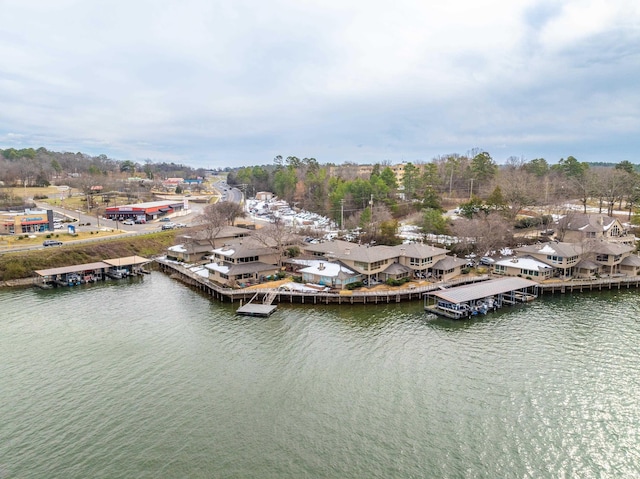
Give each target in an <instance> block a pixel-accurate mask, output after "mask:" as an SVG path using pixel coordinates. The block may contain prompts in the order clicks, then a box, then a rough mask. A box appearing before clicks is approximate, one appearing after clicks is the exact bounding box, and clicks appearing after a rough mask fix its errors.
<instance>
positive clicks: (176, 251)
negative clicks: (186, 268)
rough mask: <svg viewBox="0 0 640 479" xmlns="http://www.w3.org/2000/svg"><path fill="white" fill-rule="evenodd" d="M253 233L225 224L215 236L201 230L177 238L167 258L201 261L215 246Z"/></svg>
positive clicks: (187, 261) (168, 251) (169, 249)
mask: <svg viewBox="0 0 640 479" xmlns="http://www.w3.org/2000/svg"><path fill="white" fill-rule="evenodd" d="M250 234H251V230H248V229H246V228H238V227H237V226H224V227H222V228H220V230H219V231H218V232H217V234H216V235H215V237H214V238H210V237H209V233H208V232H206V231H204V230H201V231H195V232H193V233H190V234H188V235H181V236H179V237H178V238H177V240H178V241H179V243H178V244H176V245H173V246H170V247H169V248H168V250H167V258H169V259H176V260H178V261H184V262H186V263H193V262H197V261H201V260H202V259H203V257H206V256H208V255H209V254H210V253H211V250H212V249H213V248H215V247H218V246H222V245H223V244H225V243H230V242H232V241H236V240H238V239H240V238H244V237H246V236H249V235H250Z"/></svg>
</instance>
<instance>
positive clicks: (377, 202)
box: [0, 148, 640, 248]
mask: <svg viewBox="0 0 640 479" xmlns="http://www.w3.org/2000/svg"><path fill="white" fill-rule="evenodd" d="M225 170H226V173H227V182H228V183H229V184H230V185H232V186H236V187H238V188H240V189H242V190H243V191H244V192H245V194H246V195H247V196H248V197H251V196H254V195H255V194H256V193H257V192H259V191H270V192H273V193H275V194H276V195H277V196H278V197H279V198H281V199H284V200H285V201H287V202H288V203H289V204H290V205H292V206H293V207H294V208H298V209H304V210H307V211H311V212H314V213H318V214H321V215H324V216H328V217H330V218H332V219H333V220H334V221H335V222H336V224H338V225H339V226H340V227H341V229H354V228H359V229H361V230H362V231H363V234H364V238H365V239H366V240H370V241H376V242H378V243H379V244H394V243H397V242H398V241H399V239H398V237H397V235H396V233H397V230H398V226H399V224H400V223H401V222H405V223H406V222H409V223H412V224H415V225H417V226H419V227H420V228H421V231H422V232H423V233H424V234H425V235H426V234H439V235H447V234H451V235H456V236H457V237H462V238H466V239H468V241H469V243H470V244H476V245H477V244H478V243H479V244H483V242H486V243H487V244H486V247H487V248H491V247H493V246H494V245H496V244H508V243H509V242H511V241H512V240H513V237H514V231H515V230H517V229H519V228H531V227H539V228H540V229H541V230H542V229H545V228H546V227H547V226H548V224H549V222H550V221H551V220H550V218H552V217H553V215H561V214H566V212H567V211H568V210H571V209H572V208H576V206H577V207H579V208H580V209H581V210H582V211H584V212H587V208H588V207H591V208H594V207H595V208H596V210H597V211H598V212H600V213H603V214H607V215H609V216H612V215H613V214H614V212H617V213H618V215H620V212H621V211H624V212H625V216H626V217H625V218H624V219H625V220H626V221H632V222H635V220H636V217H635V212H636V207H637V205H638V203H639V202H640V173H639V172H638V165H636V164H633V163H631V162H629V161H623V162H620V163H617V164H613V163H606V162H598V163H586V162H580V161H579V160H578V159H577V158H575V157H573V156H567V157H566V158H560V159H559V160H558V161H557V162H555V163H549V162H547V160H545V159H544V158H536V159H533V160H526V159H524V158H517V157H510V158H508V159H507V160H506V161H505V162H504V163H503V164H497V162H496V161H495V160H494V159H493V158H492V156H491V154H490V153H489V152H487V151H482V150H479V149H475V150H471V151H470V152H468V153H467V154H447V155H442V156H438V157H436V158H433V159H432V160H431V161H415V162H405V163H402V164H400V165H397V164H396V165H394V164H391V163H379V164H375V165H361V164H358V163H350V162H346V163H343V164H334V163H326V164H321V163H320V162H318V161H317V160H316V159H315V158H298V157H296V156H287V157H283V156H276V157H275V158H274V159H273V162H272V163H270V164H266V165H257V166H247V167H240V168H235V169H231V168H226V169H225ZM205 173H206V171H205V170H204V169H197V168H192V167H190V166H186V165H181V164H175V163H154V162H152V161H145V162H144V163H143V164H140V163H136V162H132V161H130V160H126V161H120V160H115V159H112V158H109V157H107V156H106V155H99V156H90V155H86V154H83V153H69V152H52V151H49V150H47V149H45V148H38V149H33V148H26V149H21V150H16V149H14V148H8V149H4V150H0V182H1V183H0V185H5V186H24V187H25V188H26V187H29V186H46V185H49V184H52V183H64V184H68V185H70V186H72V187H75V188H78V189H80V190H82V191H88V189H90V188H91V185H95V184H100V185H102V186H103V187H104V189H105V190H114V191H119V192H123V191H124V192H125V193H126V194H127V195H130V196H131V197H132V198H136V197H137V198H139V197H140V192H139V191H136V189H141V190H145V191H147V192H148V191H149V190H150V189H151V187H153V186H155V187H158V185H159V184H160V183H159V182H160V181H161V180H163V179H166V178H169V177H182V178H196V177H203V176H205ZM131 178H135V179H136V180H137V181H134V182H131V181H130V179H131ZM126 179H129V181H125V180H126ZM5 196H6V195H5ZM0 201H4V202H5V204H6V203H7V198H6V197H3V192H2V189H1V188H0ZM453 208H456V209H457V212H458V216H460V219H459V220H456V221H455V222H452V221H450V219H449V218H448V217H446V216H444V215H443V213H444V212H445V211H447V210H451V209H453ZM482 247H483V248H484V247H485V245H484V244H483V245H482Z"/></svg>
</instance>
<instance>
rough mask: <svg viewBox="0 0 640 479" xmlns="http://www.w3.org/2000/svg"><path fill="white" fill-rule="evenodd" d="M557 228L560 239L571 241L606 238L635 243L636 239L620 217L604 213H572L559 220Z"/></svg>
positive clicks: (630, 243) (612, 241)
mask: <svg viewBox="0 0 640 479" xmlns="http://www.w3.org/2000/svg"><path fill="white" fill-rule="evenodd" d="M557 229H558V239H560V240H561V241H564V242H569V243H580V242H582V241H585V240H595V241H599V240H605V241H609V242H611V243H623V244H628V245H635V241H636V238H635V236H633V235H632V234H629V232H628V231H627V229H626V228H625V227H624V226H623V224H622V223H621V222H620V220H619V219H618V218H614V217H611V216H606V215H603V214H584V213H570V214H568V215H566V216H564V217H562V218H561V219H560V220H558V224H557Z"/></svg>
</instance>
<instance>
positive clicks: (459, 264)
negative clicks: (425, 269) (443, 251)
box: [431, 256, 467, 281]
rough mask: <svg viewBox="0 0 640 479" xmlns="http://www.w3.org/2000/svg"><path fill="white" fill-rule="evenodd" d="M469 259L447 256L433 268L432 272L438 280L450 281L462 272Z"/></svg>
mask: <svg viewBox="0 0 640 479" xmlns="http://www.w3.org/2000/svg"><path fill="white" fill-rule="evenodd" d="M466 264H467V261H466V260H464V259H461V258H458V257H456V256H445V257H444V258H442V259H441V260H439V261H437V262H436V263H435V264H434V265H433V267H432V268H431V274H432V275H433V277H434V278H435V279H437V280H441V281H448V280H450V279H452V278H455V277H456V276H460V275H461V274H462V268H464V267H465V266H466Z"/></svg>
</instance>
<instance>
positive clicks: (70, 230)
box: [68, 225, 76, 235]
mask: <svg viewBox="0 0 640 479" xmlns="http://www.w3.org/2000/svg"><path fill="white" fill-rule="evenodd" d="M68 228H69V230H68V231H69V234H72V235H73V234H76V227H75V226H73V225H69V226H68Z"/></svg>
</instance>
